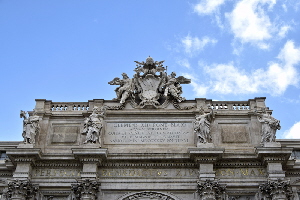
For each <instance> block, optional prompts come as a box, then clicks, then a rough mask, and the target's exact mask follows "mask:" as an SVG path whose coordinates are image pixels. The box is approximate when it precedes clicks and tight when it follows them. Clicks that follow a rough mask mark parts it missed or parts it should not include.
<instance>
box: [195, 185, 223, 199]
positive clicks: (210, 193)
mask: <svg viewBox="0 0 300 200" xmlns="http://www.w3.org/2000/svg"><path fill="white" fill-rule="evenodd" d="M197 183H198V189H197V192H198V193H199V195H200V199H201V200H215V199H216V200H217V199H226V186H224V185H220V184H219V182H218V181H211V180H206V181H197Z"/></svg>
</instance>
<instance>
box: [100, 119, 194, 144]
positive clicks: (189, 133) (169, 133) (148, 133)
mask: <svg viewBox="0 0 300 200" xmlns="http://www.w3.org/2000/svg"><path fill="white" fill-rule="evenodd" d="M104 143H105V144H175V145H177V144H191V145H192V144H194V133H193V124H192V123H191V122H158V123H149V122H147V123H141V122H137V123H116V122H114V123H112V122H108V123H107V126H106V133H105V137H104Z"/></svg>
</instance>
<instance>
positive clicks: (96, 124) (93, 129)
mask: <svg viewBox="0 0 300 200" xmlns="http://www.w3.org/2000/svg"><path fill="white" fill-rule="evenodd" d="M105 111H106V109H105V107H101V108H100V109H99V108H98V107H96V106H95V107H94V108H93V112H92V114H91V115H90V116H89V117H87V118H85V119H84V128H83V132H82V134H86V139H85V141H84V144H88V143H92V144H95V143H97V141H98V142H99V144H100V145H101V139H100V135H101V130H102V127H103V119H104V117H105Z"/></svg>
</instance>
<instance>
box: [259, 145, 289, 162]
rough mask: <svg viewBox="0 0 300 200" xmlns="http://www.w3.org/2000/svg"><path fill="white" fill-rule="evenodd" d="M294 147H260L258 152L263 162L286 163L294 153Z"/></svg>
mask: <svg viewBox="0 0 300 200" xmlns="http://www.w3.org/2000/svg"><path fill="white" fill-rule="evenodd" d="M292 150H293V148H287V147H258V148H256V153H257V156H258V158H259V159H261V160H262V161H263V163H271V162H276V163H278V162H280V163H286V162H287V161H288V159H289V158H290V156H291V154H292Z"/></svg>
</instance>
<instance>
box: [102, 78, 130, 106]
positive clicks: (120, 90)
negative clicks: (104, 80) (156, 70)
mask: <svg viewBox="0 0 300 200" xmlns="http://www.w3.org/2000/svg"><path fill="white" fill-rule="evenodd" d="M122 76H123V79H120V78H118V77H116V78H114V79H113V80H112V81H110V82H108V83H109V84H110V85H120V87H117V88H116V89H115V92H116V95H117V98H116V99H117V100H120V103H121V104H123V103H125V101H126V99H127V98H128V97H129V96H130V95H131V94H132V92H133V84H132V79H131V78H129V77H128V75H127V74H126V73H122Z"/></svg>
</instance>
